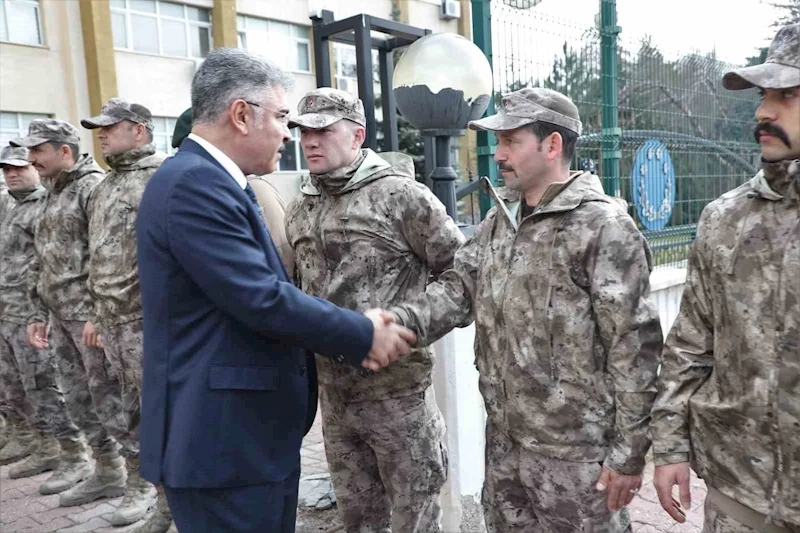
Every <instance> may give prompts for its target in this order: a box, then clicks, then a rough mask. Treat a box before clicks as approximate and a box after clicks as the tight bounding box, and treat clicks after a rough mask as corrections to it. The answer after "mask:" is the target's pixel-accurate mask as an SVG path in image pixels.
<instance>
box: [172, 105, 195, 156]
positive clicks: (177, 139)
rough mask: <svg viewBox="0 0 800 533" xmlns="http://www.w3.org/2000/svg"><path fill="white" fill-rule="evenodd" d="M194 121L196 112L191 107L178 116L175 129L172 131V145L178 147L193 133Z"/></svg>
mask: <svg viewBox="0 0 800 533" xmlns="http://www.w3.org/2000/svg"><path fill="white" fill-rule="evenodd" d="M193 123H194V112H193V111H192V108H191V107H190V108H189V109H187V110H186V111H184V112H183V113H181V116H179V117H178V120H177V121H176V122H175V130H173V132H172V147H173V148H178V147H179V146H180V145H181V143H182V142H183V140H184V139H186V137H188V136H189V134H190V133H192V124H193Z"/></svg>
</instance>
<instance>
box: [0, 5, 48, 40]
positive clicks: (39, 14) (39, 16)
mask: <svg viewBox="0 0 800 533" xmlns="http://www.w3.org/2000/svg"><path fill="white" fill-rule="evenodd" d="M0 4H3V11H4V12H5V19H6V20H5V23H6V27H5V31H6V35H8V37H7V38H6V39H0V43H3V44H15V45H17V46H33V47H35V48H47V44H46V43H45V35H44V25H43V24H42V3H41V2H40V0H0ZM9 4H17V5H23V6H28V7H32V8H34V9H35V10H36V24H37V28H38V30H39V42H38V43H37V44H32V43H21V42H17V41H12V40H11V32H10V30H9V27H8V23H9V20H8V7H7V6H8V5H9Z"/></svg>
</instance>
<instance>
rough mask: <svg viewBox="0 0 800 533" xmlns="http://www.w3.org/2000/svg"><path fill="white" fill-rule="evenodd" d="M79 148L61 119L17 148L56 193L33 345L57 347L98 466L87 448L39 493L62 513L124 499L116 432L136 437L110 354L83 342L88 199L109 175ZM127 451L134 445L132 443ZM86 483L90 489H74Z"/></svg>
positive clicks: (37, 126)
mask: <svg viewBox="0 0 800 533" xmlns="http://www.w3.org/2000/svg"><path fill="white" fill-rule="evenodd" d="M78 143H79V137H78V131H77V130H76V129H75V127H74V126H72V125H71V124H69V123H67V122H64V121H61V120H54V119H37V120H34V121H32V122H31V123H30V126H29V129H28V135H27V136H26V137H23V138H20V139H16V140H14V141H11V144H12V145H13V146H25V147H27V148H28V149H29V158H30V160H31V162H33V164H34V166H35V167H36V169H37V170H38V171H39V175H40V176H41V177H42V184H43V185H44V186H45V187H46V188H47V189H48V191H49V193H50V194H49V195H48V197H47V200H46V201H45V204H44V208H43V211H42V214H41V216H40V218H39V220H38V221H37V224H36V228H35V235H34V246H35V249H36V255H37V257H38V259H39V263H40V268H39V272H38V276H36V279H35V280H33V281H32V282H31V286H32V287H33V292H34V297H38V298H41V301H42V302H43V303H44V305H45V306H46V307H47V308H48V310H49V312H50V315H49V323H45V322H44V321H43V317H40V316H36V315H33V316H31V317H30V318H29V319H28V342H29V343H30V344H31V345H32V346H34V347H36V348H39V349H42V348H46V347H47V346H49V345H52V349H53V351H54V352H55V355H56V360H57V363H58V366H59V371H60V374H61V383H62V387H63V389H64V393H65V396H66V400H67V407H68V409H69V413H70V417H71V418H72V420H73V422H75V424H77V426H78V427H79V428H80V429H82V430H83V431H84V433H85V434H86V436H87V438H88V441H89V444H90V445H91V447H92V450H93V455H94V458H95V459H96V465H95V468H94V473H92V468H91V466H90V465H89V464H87V462H86V455H87V453H86V446H85V444H84V443H83V442H82V441H78V442H75V443H74V446H73V447H71V448H70V449H68V450H65V453H64V454H62V460H61V463H60V464H59V466H58V468H57V469H56V471H55V472H54V473H53V475H52V477H51V478H50V479H48V480H47V481H46V482H45V483H44V484H42V486H41V487H40V492H42V493H43V494H56V493H61V495H60V497H59V503H60V504H61V505H62V506H72V505H82V504H85V503H88V502H90V501H92V500H94V499H97V498H100V497H116V496H121V495H122V494H123V493H124V491H125V479H126V471H125V464H124V461H123V459H122V457H120V455H119V451H118V450H119V444H118V443H117V442H116V440H115V439H114V438H113V437H112V436H111V435H110V433H113V434H114V435H126V434H128V433H130V422H129V417H128V416H127V414H126V412H125V411H124V410H123V409H122V399H121V397H120V384H119V380H118V379H117V377H116V374H114V373H113V372H112V371H111V369H110V365H109V363H108V360H107V359H106V357H105V354H104V353H103V350H101V349H99V348H93V347H90V346H87V345H86V344H85V342H84V340H85V338H86V336H87V331H86V330H87V329H91V324H87V323H88V321H89V320H90V318H91V317H92V314H93V310H94V306H93V304H92V299H91V296H90V294H89V290H88V288H87V285H86V279H87V276H88V263H89V243H88V224H89V219H90V214H89V211H88V209H89V196H90V194H91V192H92V189H93V188H94V187H95V186H96V185H97V184H98V183H99V182H100V181H101V180H102V179H103V171H102V169H101V168H100V167H99V166H97V164H96V163H95V162H94V160H93V159H92V157H91V156H89V155H88V154H83V155H81V154H80V152H79V149H78ZM48 336H49V339H48ZM134 442H135V441H134ZM123 444H124V445H128V446H130V439H126V440H125V441H124V442H123ZM86 478H88V479H86ZM82 479H85V481H84V482H83V483H81V484H80V485H77V486H73V485H75V483H77V482H78V481H80V480H82ZM87 487H92V488H93V490H92V492H87V491H86V488H87Z"/></svg>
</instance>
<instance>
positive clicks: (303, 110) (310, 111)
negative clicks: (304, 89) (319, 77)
mask: <svg viewBox="0 0 800 533" xmlns="http://www.w3.org/2000/svg"><path fill="white" fill-rule="evenodd" d="M297 112H298V113H299V116H297V117H292V119H291V120H290V121H289V127H290V128H294V127H297V126H303V127H306V128H311V129H320V128H327V127H328V126H330V125H331V124H335V123H337V122H339V121H340V120H342V119H347V120H350V121H353V122H355V123H356V124H360V125H361V126H364V127H366V126H367V118H366V116H365V115H364V104H363V103H362V102H361V100H360V99H358V98H356V97H355V96H353V95H352V94H350V93H348V92H346V91H340V90H339V89H331V88H330V87H322V88H320V89H316V90H314V91H311V92H310V93H308V94H306V95H305V96H304V97H303V98H302V99H301V100H300V103H299V104H298V105H297Z"/></svg>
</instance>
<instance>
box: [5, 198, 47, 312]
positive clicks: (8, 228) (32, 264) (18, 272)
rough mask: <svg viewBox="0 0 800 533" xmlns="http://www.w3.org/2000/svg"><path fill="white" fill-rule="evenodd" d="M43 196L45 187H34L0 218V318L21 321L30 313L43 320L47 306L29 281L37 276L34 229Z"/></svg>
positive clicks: (37, 262)
mask: <svg viewBox="0 0 800 533" xmlns="http://www.w3.org/2000/svg"><path fill="white" fill-rule="evenodd" d="M15 194H16V193H15ZM46 200H47V190H46V189H45V188H44V187H38V188H36V189H35V190H34V191H32V192H30V193H27V194H25V195H24V196H19V200H16V201H14V203H15V206H14V208H13V209H12V210H11V211H10V212H9V213H8V214H7V216H6V218H4V219H3V220H0V257H1V258H2V260H0V320H6V321H9V322H14V323H17V324H23V325H25V324H27V323H28V320H29V318H31V317H32V318H33V319H34V321H35V322H47V308H46V307H45V306H44V304H43V303H42V302H41V300H39V298H38V297H37V296H36V291H35V290H33V291H32V290H31V289H32V287H31V286H30V285H29V284H30V283H32V282H34V281H35V280H36V279H37V278H38V272H39V259H38V257H37V256H36V251H35V248H34V243H33V242H34V241H33V240H34V229H35V227H36V222H37V219H38V218H39V216H40V215H41V213H42V209H43V207H44V204H45V202H46ZM31 295H33V298H34V299H35V300H34V301H32V300H31Z"/></svg>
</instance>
